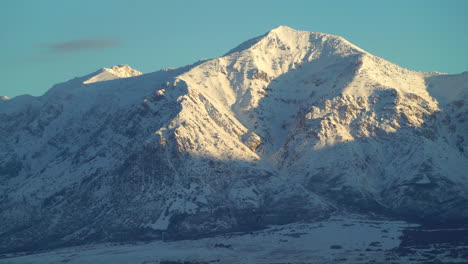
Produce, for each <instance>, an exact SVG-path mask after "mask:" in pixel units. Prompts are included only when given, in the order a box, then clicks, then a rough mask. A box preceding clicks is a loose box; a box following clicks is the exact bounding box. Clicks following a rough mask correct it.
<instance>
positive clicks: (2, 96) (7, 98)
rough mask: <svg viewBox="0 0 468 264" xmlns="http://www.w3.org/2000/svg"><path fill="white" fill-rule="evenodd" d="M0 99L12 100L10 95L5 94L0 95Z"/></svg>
mask: <svg viewBox="0 0 468 264" xmlns="http://www.w3.org/2000/svg"><path fill="white" fill-rule="evenodd" d="M0 100H10V97H8V96H5V95H0Z"/></svg>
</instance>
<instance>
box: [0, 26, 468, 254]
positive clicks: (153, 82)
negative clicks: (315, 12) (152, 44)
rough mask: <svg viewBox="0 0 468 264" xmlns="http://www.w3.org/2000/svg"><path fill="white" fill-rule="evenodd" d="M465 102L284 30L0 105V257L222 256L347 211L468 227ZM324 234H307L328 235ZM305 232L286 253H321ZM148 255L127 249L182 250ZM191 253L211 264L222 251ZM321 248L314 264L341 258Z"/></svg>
mask: <svg viewBox="0 0 468 264" xmlns="http://www.w3.org/2000/svg"><path fill="white" fill-rule="evenodd" d="M467 91H468V74H467V72H465V73H462V74H457V75H448V74H442V73H423V72H414V71H410V70H407V69H404V68H401V67H399V66H397V65H395V64H392V63H390V62H388V61H386V60H384V59H382V58H379V57H376V56H374V55H372V54H370V53H368V52H366V51H364V50H362V49H360V48H359V47H357V46H355V45H353V44H351V43H349V42H348V41H346V40H345V39H343V38H341V37H338V36H333V35H329V34H323V33H315V32H305V31H297V30H294V29H291V28H289V27H285V26H280V27H278V28H276V29H273V30H271V31H270V32H268V33H266V34H265V35H263V36H260V37H257V38H255V39H252V40H248V41H247V42H245V43H243V44H241V45H239V46H238V47H236V48H234V49H233V50H231V51H230V52H228V53H227V54H225V55H224V56H222V57H219V58H214V59H209V60H202V61H198V62H196V63H194V64H192V65H188V66H185V67H182V68H178V69H164V70H161V71H158V72H153V73H148V74H142V73H141V72H139V71H137V70H134V69H132V68H130V67H129V66H127V65H120V66H114V67H112V68H103V69H101V70H99V71H97V72H95V73H92V74H89V75H87V76H83V77H78V78H75V79H72V80H70V81H67V82H64V83H60V84H57V85H55V86H53V87H52V88H51V89H50V90H49V91H48V92H47V93H46V94H44V95H43V96H40V97H33V96H27V95H24V96H18V97H15V98H11V99H9V98H4V97H2V98H1V100H0V252H1V253H12V252H20V251H36V250H47V249H51V248H56V247H64V246H76V245H83V244H90V243H107V242H127V243H128V242H131V241H153V240H179V239H201V238H203V237H207V236H215V238H207V240H197V241H198V242H200V241H205V242H206V243H213V241H217V242H216V243H221V242H220V241H218V240H217V239H220V237H222V236H220V235H222V234H226V233H232V232H253V231H256V232H257V231H258V230H262V229H264V228H267V227H268V226H272V225H283V224H292V223H297V222H300V221H309V222H312V223H317V221H324V223H325V222H326V223H327V225H330V226H333V224H332V223H333V221H332V220H330V221H331V222H330V221H328V220H324V219H327V218H329V217H330V216H331V215H335V214H343V215H346V214H350V213H359V214H361V215H367V216H369V217H374V216H379V217H380V218H386V219H401V220H406V221H413V222H417V223H424V224H427V223H430V224H441V223H443V224H447V225H449V224H452V223H453V224H455V223H456V224H458V223H460V222H461V223H466V221H467V220H468V206H466V205H467V204H468V176H467V175H468V174H467V171H468V121H467V120H468V119H467V117H468V106H467V94H468V93H467ZM327 221H328V222H327ZM340 221H345V220H340ZM350 221H351V220H350ZM352 221H354V220H352ZM292 225H295V224H292ZM313 225H314V224H307V228H312V226H313ZM327 225H326V226H327ZM391 225H392V226H394V224H391ZM395 225H397V224H395ZM353 226H359V225H358V224H356V223H355V224H354V225H353ZM290 227H291V226H290V225H288V226H285V227H284V228H286V229H287V228H290ZM363 228H365V232H366V233H368V234H369V235H372V234H374V235H375V236H380V233H378V232H377V231H376V232H377V233H373V232H374V231H375V230H374V229H372V226H371V225H367V226H366V227H363ZM389 228H390V227H389ZM392 228H393V227H392ZM395 228H396V227H395ZM332 229H333V228H330V229H327V228H324V229H320V230H323V232H326V233H327V234H330V236H331V237H333V236H334V235H333V234H334V233H333V232H334V231H332ZM339 230H342V231H343V232H344V233H343V234H346V232H351V233H352V232H355V231H353V228H351V227H350V228H345V227H340V228H339ZM258 232H260V233H261V231H258ZM262 232H263V231H262ZM285 232H286V231H285ZM288 232H289V231H288ZM314 232H315V231H313V230H312V229H311V230H307V232H304V233H307V234H311V235H305V236H304V238H303V237H302V236H299V238H294V239H295V240H294V241H296V242H297V243H299V241H300V243H305V240H304V241H301V240H300V239H307V241H308V242H307V243H312V244H313V245H314V247H315V246H317V247H318V246H319V245H317V244H314V243H317V241H315V240H314V239H313V238H312V237H313V236H315V235H316V233H314ZM317 232H318V231H317ZM363 232H364V231H363ZM379 232H380V231H379ZM395 232H396V231H395ZM260 233H255V234H260ZM351 233H349V234H350V236H352V235H351ZM278 236H280V237H281V236H283V235H282V233H281V232H280V231H278V232H276V231H275V232H273V233H272V237H271V239H273V240H274V239H277V238H278ZM239 237H240V238H239V239H245V240H250V239H254V240H255V239H259V238H258V237H257V238H255V236H254V237H251V235H247V234H245V235H242V236H239ZM269 239H270V238H269ZM278 239H279V238H278ZM281 239H283V238H281ZM333 239H335V238H333ZM333 239H332V241H330V243H331V242H334V241H335V240H333ZM349 239H358V240H359V239H363V240H365V243H367V242H369V243H371V242H375V241H367V240H366V239H367V238H365V237H362V238H352V237H351V238H349ZM369 239H371V238H369ZM371 240H374V238H372V239H371ZM210 241H211V242H210ZM236 241H237V240H236ZM291 241H293V240H292V239H291ZM346 241H347V240H346ZM353 241H354V240H353ZM198 242H193V243H194V244H193V245H190V247H192V246H195V245H196V243H198ZM205 242H203V243H205ZM231 242H232V243H240V244H238V245H241V244H242V243H244V242H242V243H241V242H235V241H231ZM231 242H229V243H231ZM296 242H294V243H296ZM354 242H356V241H354ZM354 242H352V243H354ZM376 242H380V243H381V245H382V247H386V246H385V245H389V246H388V248H385V249H388V250H390V249H391V248H395V247H398V243H397V242H391V241H390V240H388V239H383V238H382V237H381V239H380V240H379V241H376ZM387 242H388V243H387ZM154 243H155V244H148V245H138V246H131V248H132V249H131V251H132V252H133V251H134V250H135V251H139V250H149V249H146V247H147V246H148V247H151V245H158V247H161V248H162V249H164V248H170V247H179V248H183V247H184V245H186V244H184V243H188V242H171V243H165V242H164V243H163V242H154ZM200 243H202V242H200ZM203 243H202V244H200V245H201V246H202V247H205V249H203V250H206V251H210V252H211V253H213V254H219V255H218V258H227V257H228V255H229V254H230V253H229V254H228V253H226V252H231V251H229V250H228V249H225V248H220V249H216V250H214V251H212V250H211V249H208V246H203V245H204V244H203ZM262 243H263V242H262ZM275 243H276V242H275ZM278 243H279V242H278ZM342 243H345V240H343V242H342ZM356 243H358V242H356ZM359 243H360V242H359ZM363 243H364V242H363ZM392 243H393V244H392ZM275 245H276V244H275ZM288 245H289V244H288V243H283V244H281V247H283V248H285V250H287V248H288V247H292V245H290V246H288ZM269 246H271V247H276V246H273V245H269ZM269 246H268V247H269ZM321 246H323V247H324V248H322V249H320V250H323V251H320V250H319V251H320V252H318V253H317V254H318V255H317V256H319V257H318V258H321V257H320V256H323V254H325V255H327V254H328V253H323V252H328V251H331V252H341V251H342V250H346V248H347V247H350V245H349V244H347V245H346V247H343V248H340V249H336V250H337V251H335V250H332V249H330V248H328V247H329V245H328V244H327V245H325V244H324V245H321ZM342 246H344V245H342ZM106 247H108V245H107V244H106V246H102V247H101V246H97V247H96V249H90V251H87V252H89V254H90V255H89V256H88V257H90V258H93V256H95V254H101V253H100V252H101V251H100V250H106V249H105V248H106ZM126 247H127V246H123V247H122V248H126ZM268 247H267V246H265V248H263V249H259V254H267V253H268V252H267V251H268V250H269V249H268ZM236 248H239V246H236ZM93 250H94V251H93ZM119 250H120V249H119ZM122 250H126V249H122ZM236 250H237V249H236ZM246 250H247V248H246ZM304 250H305V249H304ZM307 250H309V249H307ZM307 250H306V251H307ZM340 250H341V251H340ZM364 250H365V249H364ZM98 251H99V252H98ZM384 251H385V250H384ZM57 252H62V251H57ZM63 252H65V251H63ZM239 252H240V251H239ZM307 252H309V251H307ZM385 252H386V251H385ZM364 253H365V254H367V253H366V252H364ZM364 253H363V254H364ZM47 254H48V253H46V255H47ZM51 254H52V255H53V254H55V253H51ZM57 254H58V255H56V257H57V258H56V259H57V261H58V259H60V258H62V257H64V255H62V253H57ZM63 254H68V253H63ZM129 254H130V255H131V254H133V253H129ZM187 254H189V253H187ZM193 254H196V253H195V252H194V253H193ZM223 254H227V255H223ZM234 254H235V256H233V257H238V254H239V253H234ZM285 254H286V253H285ZM291 254H293V255H294V254H297V255H294V256H295V257H294V258H293V259H294V261H295V262H296V263H297V262H299V263H300V262H301V261H302V262H304V260H301V259H300V256H301V253H294V252H292V253H291ZM304 254H306V255H307V256H311V255H308V254H312V253H310V252H309V253H304ZM369 254H370V253H369ZM382 254H383V253H382ZM52 255H47V256H49V257H53V256H52ZM130 255H129V256H130ZM247 255H248V256H251V255H249V254H247ZM338 255H339V254H338ZM229 256H231V255H229ZM252 256H253V257H255V258H259V256H258V255H256V253H255V254H254V255H252ZM265 256H266V255H265ZM381 256H382V257H383V256H387V255H385V254H383V255H381ZM110 257H112V256H110ZM192 257H193V256H191V258H192ZM80 258H81V256H79V257H77V258H74V259H73V261H75V262H77V263H78V262H79V261H80ZM83 258H86V257H85V256H83ZM379 258H380V257H379ZM192 259H195V258H192ZM278 259H280V256H278ZM18 260H19V259H18ZM234 260H235V258H233V261H234ZM0 261H2V260H0ZM15 261H16V260H15ZM24 261H28V259H27V257H26V258H25V259H24ZM54 261H55V260H54ZM86 261H90V259H86ZM141 261H142V262H144V261H146V259H141ZM262 261H263V260H262ZM268 261H269V262H268ZM320 261H322V259H320ZM323 261H333V260H332V259H328V258H326V259H325V260H323ZM273 262H274V260H272V259H265V260H264V262H263V263H273ZM24 263H27V262H24ZM147 263H152V262H147ZM155 263H157V262H155ZM356 263H359V262H356Z"/></svg>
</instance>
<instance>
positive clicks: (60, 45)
mask: <svg viewBox="0 0 468 264" xmlns="http://www.w3.org/2000/svg"><path fill="white" fill-rule="evenodd" d="M119 45H120V41H118V40H115V39H75V40H69V41H64V42H57V43H50V44H45V45H43V46H44V47H46V48H47V50H48V52H51V53H68V52H77V51H83V50H97V49H106V48H111V47H116V46H119Z"/></svg>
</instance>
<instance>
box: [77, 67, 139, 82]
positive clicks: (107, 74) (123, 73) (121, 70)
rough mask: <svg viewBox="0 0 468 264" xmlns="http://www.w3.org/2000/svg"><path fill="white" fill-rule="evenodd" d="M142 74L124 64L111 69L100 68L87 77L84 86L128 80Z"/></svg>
mask: <svg viewBox="0 0 468 264" xmlns="http://www.w3.org/2000/svg"><path fill="white" fill-rule="evenodd" d="M142 74H143V73H142V72H140V71H137V70H135V69H133V68H132V67H130V66H128V65H126V64H120V65H115V66H112V67H111V68H102V69H100V70H98V71H96V72H95V73H92V74H90V75H88V76H87V78H86V81H84V82H83V83H84V84H89V83H95V82H102V81H109V80H114V79H120V78H129V77H134V76H139V75H142Z"/></svg>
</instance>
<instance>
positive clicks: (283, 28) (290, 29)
mask: <svg viewBox="0 0 468 264" xmlns="http://www.w3.org/2000/svg"><path fill="white" fill-rule="evenodd" d="M284 31H298V30H296V29H294V28H291V27H288V26H285V25H280V26H278V27H276V28H274V29H272V30H270V32H284Z"/></svg>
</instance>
